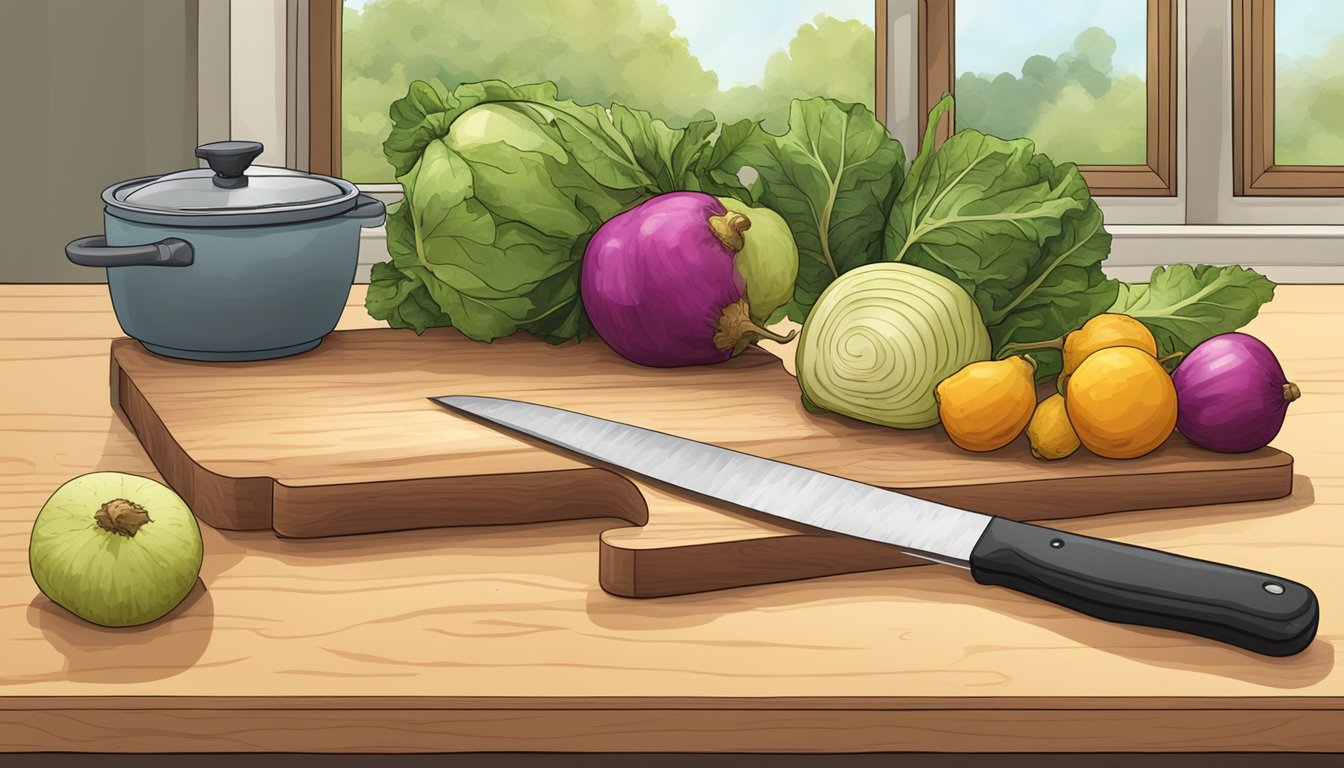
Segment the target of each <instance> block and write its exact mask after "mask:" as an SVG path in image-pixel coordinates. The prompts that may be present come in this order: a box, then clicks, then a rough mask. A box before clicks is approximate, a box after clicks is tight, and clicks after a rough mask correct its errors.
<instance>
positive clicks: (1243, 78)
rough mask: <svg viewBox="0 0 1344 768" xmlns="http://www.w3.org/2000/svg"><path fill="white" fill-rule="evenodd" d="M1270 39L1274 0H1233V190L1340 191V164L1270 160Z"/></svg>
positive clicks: (1255, 193) (1343, 192) (1252, 193)
mask: <svg viewBox="0 0 1344 768" xmlns="http://www.w3.org/2000/svg"><path fill="white" fill-rule="evenodd" d="M1274 42H1275V41H1274V0H1233V2H1232V147H1233V155H1232V184H1233V195H1235V196H1238V197H1260V196H1278V197H1304V196H1316V197H1340V196H1344V166H1338V165H1333V166H1332V165H1279V164H1277V163H1275V162H1274V117H1275V115H1274V79H1275V74H1276V73H1275V67H1274Z"/></svg>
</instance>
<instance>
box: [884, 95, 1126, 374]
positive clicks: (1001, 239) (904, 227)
mask: <svg viewBox="0 0 1344 768" xmlns="http://www.w3.org/2000/svg"><path fill="white" fill-rule="evenodd" d="M951 108H952V97H951V96H945V97H944V98H943V99H942V100H941V101H940V102H939V103H938V105H937V106H936V107H935V108H934V110H933V112H932V113H931V114H930V115H929V120H928V124H927V128H926V130H925V134H924V138H923V143H922V145H921V146H920V150H919V154H918V155H917V156H916V157H915V161H914V163H913V165H912V166H911V168H910V175H909V176H908V177H907V179H906V182H905V184H904V186H902V187H901V189H900V193H899V195H898V196H897V198H896V202H895V205H894V207H893V208H892V209H891V215H890V217H889V220H888V224H887V229H886V240H885V243H886V258H887V259H888V260H890V261H903V262H908V263H911V264H914V265H916V266H920V267H924V268H926V269H929V270H932V271H934V272H937V273H939V274H941V275H943V276H945V277H948V278H950V279H952V280H953V281H955V282H956V283H957V284H958V285H960V286H961V287H962V288H964V289H966V291H967V292H968V293H970V294H971V296H972V297H973V298H974V299H975V301H976V304H977V305H979V307H980V312H981V315H982V316H983V318H984V321H985V325H986V326H987V327H988V328H989V332H990V338H991V340H992V342H993V347H994V350H995V354H996V355H997V354H999V353H1000V352H1002V351H1003V349H1004V347H1005V345H1007V344H1010V343H1014V342H1022V341H1038V340H1041V339H1048V338H1051V337H1053V336H1057V335H1059V334H1062V333H1064V332H1065V331H1067V330H1069V329H1071V328H1074V327H1077V325H1079V324H1081V323H1082V322H1083V321H1085V320H1086V319H1087V318H1089V317H1091V316H1092V315H1095V314H1097V313H1098V312H1100V311H1102V310H1103V309H1105V308H1106V307H1107V306H1110V304H1111V303H1112V301H1113V300H1114V298H1115V292H1116V288H1115V285H1114V284H1113V283H1111V282H1110V281H1108V280H1106V278H1105V276H1104V275H1103V274H1102V271H1101V262H1102V260H1103V259H1105V258H1106V256H1107V254H1108V253H1109V252H1110V244H1111V238H1110V235H1109V234H1107V233H1106V231H1105V229H1104V228H1103V227H1102V216H1101V210H1100V209H1099V208H1098V207H1097V205H1096V203H1095V202H1094V201H1093V200H1092V197H1091V194H1090V193H1089V191H1088V188H1087V183H1086V182H1085V181H1084V180H1083V177H1082V175H1081V174H1080V173H1078V169H1077V167H1076V166H1074V165H1072V164H1069V163H1062V164H1060V165H1055V164H1054V163H1052V162H1051V161H1050V159H1049V158H1048V157H1046V156H1045V155H1041V154H1036V152H1035V147H1034V146H1033V144H1032V142H1031V141H1029V140H1027V139H1015V140H1013V141H1005V140H1003V139H999V138H995V137H993V136H987V135H985V134H983V133H981V132H979V131H976V130H971V129H964V130H961V131H958V132H957V133H955V134H953V135H952V137H951V138H949V139H948V140H947V141H946V142H945V143H944V144H943V145H942V146H941V147H939V148H938V149H936V150H935V149H934V140H935V136H936V131H937V128H938V124H939V122H940V121H941V119H942V117H943V116H944V114H945V113H946V112H947V111H948V110H950V109H951ZM1043 362H1044V361H1043ZM1050 367H1051V366H1050V365H1044V366H1043V368H1044V370H1038V372H1037V373H1038V375H1039V376H1042V377H1044V376H1046V375H1049V373H1050V372H1051V371H1050V370H1049V369H1050Z"/></svg>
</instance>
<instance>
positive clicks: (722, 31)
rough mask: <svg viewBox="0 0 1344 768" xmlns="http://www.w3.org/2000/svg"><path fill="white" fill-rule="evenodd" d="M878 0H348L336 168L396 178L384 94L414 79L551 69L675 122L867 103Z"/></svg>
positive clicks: (602, 97) (591, 92)
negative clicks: (387, 148)
mask: <svg viewBox="0 0 1344 768" xmlns="http://www.w3.org/2000/svg"><path fill="white" fill-rule="evenodd" d="M874 12H875V4H874V2H873V0H732V2H723V1H722V0H588V1H585V2H568V1H565V2H561V1H559V0H509V2H507V3H500V2H487V1H486V0H346V3H345V12H344V14H345V15H344V18H343V25H344V26H343V30H344V31H343V34H342V60H343V61H342V91H341V110H342V113H343V121H342V144H341V146H342V175H343V176H345V177H346V178H349V179H351V180H353V181H357V182H387V181H392V180H393V179H392V169H391V167H390V166H388V164H387V162H386V161H385V160H384V159H383V154H382V142H383V140H384V139H385V138H386V137H387V133H388V130H389V129H390V127H391V121H390V119H389V118H388V116H387V112H388V105H389V104H390V103H391V102H392V101H394V100H396V99H398V98H400V97H401V96H404V95H405V93H406V88H407V86H408V85H409V83H410V82H411V81H413V80H416V79H425V80H428V79H432V78H438V79H440V80H442V81H443V83H444V84H445V85H446V86H448V87H450V88H451V87H454V86H456V85H458V84H459V83H466V82H475V81H478V80H485V79H491V78H496V79H500V80H504V81H507V82H509V83H513V84H521V83H530V82H538V81H542V80H551V81H554V82H555V83H556V85H557V86H558V87H559V91H560V96H561V98H566V99H573V100H574V101H577V102H580V103H586V104H592V103H601V104H607V103H611V102H613V101H615V102H619V103H622V104H626V105H628V106H632V107H637V108H640V109H644V110H648V111H649V112H651V113H653V115H654V116H656V117H660V118H662V119H664V120H666V121H667V122H668V123H669V124H671V125H674V126H680V125H684V124H685V123H686V122H687V121H689V120H691V119H695V118H700V117H706V116H708V115H710V114H713V115H714V116H715V117H717V118H718V119H720V120H723V121H733V120H737V119H741V118H744V117H750V118H753V119H757V120H760V119H764V120H765V123H766V128H767V129H769V130H772V131H776V132H782V131H783V129H784V126H785V124H786V122H787V118H788V109H789V100H790V99H793V98H808V97H812V96H831V97H834V98H837V99H841V100H844V101H853V102H859V103H862V104H866V105H868V106H869V107H870V108H871V107H872V105H873V97H874V51H875V45H874V31H873V27H874Z"/></svg>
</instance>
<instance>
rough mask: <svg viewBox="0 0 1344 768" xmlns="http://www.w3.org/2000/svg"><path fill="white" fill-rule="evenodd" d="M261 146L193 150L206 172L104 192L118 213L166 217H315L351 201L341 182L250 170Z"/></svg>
mask: <svg viewBox="0 0 1344 768" xmlns="http://www.w3.org/2000/svg"><path fill="white" fill-rule="evenodd" d="M261 151H262V145H261V144H260V143H258V142H255V141H217V142H214V143H213V144H204V145H201V146H199V147H197V148H196V156H197V157H199V158H203V159H204V160H205V161H206V162H207V163H208V164H209V165H210V167H209V168H192V169H189V170H185V171H178V172H177V173H169V174H165V175H163V176H156V177H151V178H147V179H137V180H135V181H131V182H127V183H124V184H121V185H118V186H116V187H113V188H112V189H110V190H108V191H109V192H111V193H112V194H111V195H110V196H108V198H109V199H108V202H110V203H111V204H113V205H115V206H117V207H118V208H123V209H128V210H131V211H139V212H145V213H156V214H167V215H186V216H192V215H202V214H215V215H218V214H226V215H227V214H268V215H269V214H274V215H276V216H277V217H279V216H280V215H281V213H282V212H285V213H290V214H296V213H303V214H304V215H300V216H294V215H287V216H284V218H285V219H286V220H294V219H296V218H299V219H302V218H318V217H321V216H326V215H330V214H332V213H335V212H336V211H335V210H332V207H333V206H338V205H339V204H340V203H344V202H349V201H353V199H354V198H355V196H356V195H358V194H359V190H358V189H357V188H355V186H354V185H353V184H351V183H350V182H348V181H345V180H343V179H335V178H331V177H329V176H319V175H316V174H308V173H304V172H302V171H294V170H289V169H287V168H273V167H270V166H256V167H250V166H251V163H252V161H253V160H255V159H256V157H257V155H260V154H261Z"/></svg>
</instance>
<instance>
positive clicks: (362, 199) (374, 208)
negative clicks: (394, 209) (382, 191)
mask: <svg viewBox="0 0 1344 768" xmlns="http://www.w3.org/2000/svg"><path fill="white" fill-rule="evenodd" d="M341 215H342V216H344V217H346V218H347V219H362V221H360V223H359V226H361V227H363V228H364V229H372V228H373V227H381V226H382V225H383V222H384V221H385V220H386V219H387V206H386V205H384V204H383V201H382V200H379V199H378V198H376V197H373V196H372V195H360V196H359V197H357V198H355V207H354V208H351V209H350V210H348V211H346V212H345V213H343V214H341Z"/></svg>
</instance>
